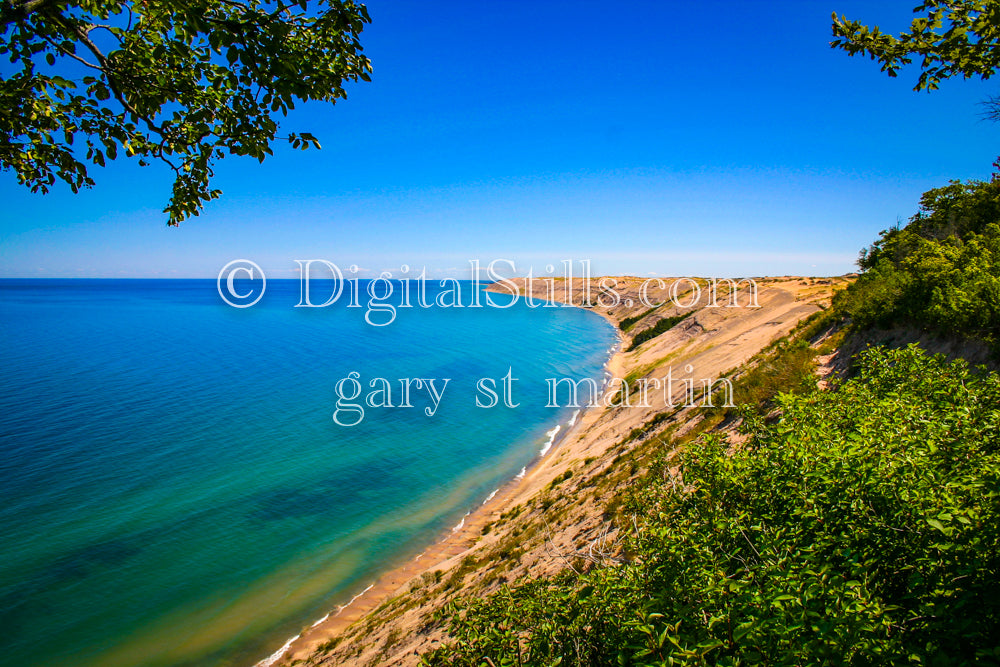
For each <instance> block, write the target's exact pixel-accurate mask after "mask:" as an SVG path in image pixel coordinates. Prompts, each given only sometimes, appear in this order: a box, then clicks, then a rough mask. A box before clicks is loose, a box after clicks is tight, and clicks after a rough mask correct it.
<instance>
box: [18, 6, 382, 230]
mask: <svg viewBox="0 0 1000 667" xmlns="http://www.w3.org/2000/svg"><path fill="white" fill-rule="evenodd" d="M370 20H371V19H370V17H369V15H368V11H367V9H366V8H365V6H364V5H363V4H358V3H356V2H354V0H314V1H313V2H309V1H308V0H298V2H285V1H283V0H278V1H276V2H274V1H272V0H263V1H261V0H136V1H127V0H80V1H78V2H72V3H71V2H65V1H63V0H0V30H2V38H0V55H2V56H4V57H5V59H7V60H9V62H10V64H11V65H12V66H13V67H10V68H8V67H4V70H3V73H2V75H0V168H3V169H4V170H8V169H9V170H13V171H14V173H15V174H16V175H17V178H18V181H19V182H20V183H22V184H23V185H25V186H27V187H29V188H31V190H32V191H33V192H42V193H45V192H48V191H49V188H50V186H52V185H53V184H54V183H55V181H56V179H59V180H62V181H65V182H66V183H68V184H69V186H70V188H72V190H73V192H77V191H79V189H80V188H81V187H89V186H92V185H93V184H94V180H93V179H92V178H91V176H90V174H89V173H88V166H89V165H90V164H96V165H100V166H104V164H105V160H106V159H112V160H113V159H116V158H117V156H118V155H119V154H120V153H124V154H125V155H127V156H129V157H136V158H137V159H138V161H139V164H140V165H143V166H145V165H147V164H150V163H151V162H156V161H158V162H162V163H164V164H166V165H168V166H169V167H170V168H171V169H172V170H173V172H174V185H173V195H172V197H171V198H170V202H169V204H168V205H167V207H166V208H165V209H164V211H165V212H166V213H167V214H168V216H169V217H168V224H171V225H176V224H177V223H178V222H180V221H181V220H183V219H185V218H187V217H188V216H191V215H198V213H199V212H200V210H201V208H202V207H203V206H204V203H205V202H206V201H208V200H211V199H215V198H216V197H218V196H219V195H220V194H221V192H220V191H219V190H215V189H212V188H211V186H210V184H209V181H210V179H211V177H212V175H213V163H214V162H215V161H216V160H219V159H221V158H223V157H224V156H226V155H247V156H250V157H255V158H257V159H258V160H260V161H261V162H263V160H264V158H265V157H266V156H267V155H271V154H272V150H271V144H272V142H273V141H274V140H275V139H276V138H279V137H278V123H277V122H276V121H275V119H274V116H275V114H277V113H278V112H280V113H281V114H282V115H285V114H287V112H288V110H289V109H292V108H294V106H295V103H296V101H305V100H321V101H324V102H330V103H334V102H336V100H337V99H341V98H344V97H346V93H345V91H344V83H345V82H346V81H348V80H357V79H362V80H364V81H368V80H370V78H369V74H370V72H371V63H370V61H369V60H368V58H367V57H365V56H364V55H363V53H362V46H361V43H360V42H359V41H358V36H359V34H360V33H361V31H362V29H363V27H364V24H365V23H369V22H370ZM283 138H285V139H287V140H288V141H289V142H291V144H292V146H293V147H296V148H299V147H301V148H306V147H308V146H309V145H314V146H316V147H317V148H318V147H319V141H318V140H317V139H316V138H315V136H313V135H312V134H311V133H308V132H300V133H298V134H289V135H287V136H286V137H283Z"/></svg>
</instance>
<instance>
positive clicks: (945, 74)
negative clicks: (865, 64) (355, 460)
mask: <svg viewBox="0 0 1000 667" xmlns="http://www.w3.org/2000/svg"><path fill="white" fill-rule="evenodd" d="M913 11H914V13H918V12H920V13H922V15H921V16H918V17H916V18H914V19H913V21H912V23H911V24H910V30H909V32H904V33H901V34H900V35H899V36H898V37H894V36H892V35H889V34H886V33H884V32H882V31H881V30H879V28H878V26H875V27H872V28H869V27H868V26H866V25H863V24H862V23H861V22H859V21H852V20H848V19H847V18H846V17H843V16H841V17H838V16H837V14H836V12H834V14H833V34H834V36H835V37H836V38H837V39H835V40H833V41H832V42H831V43H830V46H831V47H833V48H839V49H843V50H845V51H847V52H848V53H849V54H850V55H852V56H853V55H856V54H859V53H860V54H863V55H867V56H869V57H870V58H871V59H872V60H875V61H877V62H879V63H880V64H881V66H882V71H883V72H885V73H886V74H888V75H889V76H892V77H894V76H896V75H897V73H898V71H899V69H900V68H901V67H903V66H905V65H909V64H911V63H912V62H913V59H914V58H919V60H920V69H921V72H920V77H919V78H918V79H917V84H916V86H915V87H914V90H936V89H937V87H938V84H940V83H941V81H942V80H943V79H947V78H949V77H953V76H961V77H963V78H965V79H969V78H972V77H975V76H978V77H980V78H982V79H989V78H990V77H991V76H993V74H994V73H996V71H997V67H1000V2H997V0H924V2H922V3H921V4H920V5H919V6H917V7H916V8H915V9H914V10H913Z"/></svg>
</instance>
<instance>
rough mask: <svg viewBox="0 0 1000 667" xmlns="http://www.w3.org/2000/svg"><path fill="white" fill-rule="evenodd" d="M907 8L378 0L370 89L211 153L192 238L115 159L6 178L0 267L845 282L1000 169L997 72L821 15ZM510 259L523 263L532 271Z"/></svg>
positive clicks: (143, 172) (889, 4) (894, 25)
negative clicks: (842, 278)
mask: <svg viewBox="0 0 1000 667" xmlns="http://www.w3.org/2000/svg"><path fill="white" fill-rule="evenodd" d="M914 4H916V3H915V2H914V1H913V0H891V1H884V2H873V1H871V0H787V1H781V2H770V1H761V2H747V1H745V0H709V1H707V2H698V3H693V2H681V1H678V0H667V1H661V2H627V1H626V2H621V3H618V2H615V3H609V2H580V1H573V2H569V1H566V2H550V1H546V0H538V1H537V2H521V1H519V0H518V1H509V2H469V1H468V0H454V1H452V2H433V1H431V2H402V1H399V0H396V1H391V0H372V1H371V2H370V3H368V7H369V10H370V12H371V15H372V19H373V23H372V24H371V25H370V26H368V27H367V28H366V30H365V32H364V33H363V35H362V41H363V43H364V45H365V50H366V53H367V54H368V55H369V57H370V58H371V59H372V61H373V64H374V77H373V81H372V83H368V84H366V83H357V84H352V85H351V86H350V87H349V90H348V99H347V100H346V101H343V102H341V103H338V104H337V105H336V106H335V107H330V106H324V105H308V106H306V107H303V108H301V109H299V110H297V111H296V112H295V114H294V115H291V116H289V117H288V118H287V119H285V120H284V121H283V122H282V130H288V131H302V130H304V131H312V132H313V133H314V134H316V136H317V137H318V138H319V139H320V141H321V142H322V144H323V149H322V150H321V151H318V152H314V151H308V152H302V151H293V150H291V149H290V148H287V147H276V151H275V153H276V155H275V156H274V157H273V158H272V159H269V160H267V161H266V162H265V163H264V164H263V165H260V164H258V163H257V162H256V160H252V159H239V158H228V159H226V160H223V161H222V162H221V163H219V165H218V170H217V179H216V182H215V185H216V187H220V188H222V190H223V191H224V194H223V197H222V199H220V200H217V201H215V202H212V203H210V204H208V206H207V208H206V210H205V211H204V212H203V214H202V215H201V217H199V218H194V219H191V220H189V221H186V222H184V223H183V224H182V225H181V227H180V228H168V227H166V226H165V224H164V223H165V220H166V218H165V215H164V214H163V213H161V209H162V208H163V206H164V205H165V204H166V201H167V199H168V197H169V192H170V177H169V174H167V173H166V171H164V170H163V169H161V168H158V167H151V168H145V169H142V168H139V167H137V166H136V165H135V164H134V163H130V162H128V161H126V160H124V159H121V158H120V159H119V160H118V162H117V163H113V164H111V165H109V167H108V168H106V169H99V168H94V172H93V176H94V177H95V178H96V180H97V181H98V184H97V186H96V187H95V188H93V189H92V190H89V191H86V192H84V193H82V194H80V195H72V194H71V193H70V192H69V190H68V188H65V187H57V188H56V189H55V191H54V192H53V193H52V194H49V195H46V196H42V195H33V194H31V193H29V192H28V191H27V190H24V189H22V188H20V186H18V185H17V184H16V181H15V179H14V177H13V175H12V174H11V173H9V172H5V173H0V201H2V202H3V205H2V207H0V276H5V277H34V276H64V277H66V276H69V277H73V276H81V277H215V276H216V275H217V273H218V271H219V269H220V268H221V267H222V266H223V265H224V264H225V263H226V262H228V261H229V260H231V259H236V258H247V259H251V260H254V261H256V262H257V263H258V264H260V265H262V266H263V267H264V268H265V269H266V270H267V272H268V275H269V277H292V275H293V274H292V270H293V269H294V268H295V263H294V261H293V260H295V259H310V258H322V259H327V260H330V261H332V262H335V263H337V264H338V265H340V266H341V267H346V266H348V265H350V264H357V265H358V266H360V267H362V268H364V269H369V270H372V271H379V270H383V269H389V270H394V269H398V267H399V265H400V264H402V263H406V264H409V265H411V266H414V267H420V266H426V267H427V269H428V272H429V275H432V276H443V275H456V274H455V271H456V270H459V272H460V273H459V274H458V275H465V276H466V277H467V271H466V268H465V267H467V266H468V264H467V261H468V260H469V259H476V258H478V259H480V260H481V261H482V262H483V263H484V264H485V263H488V262H489V261H490V260H492V259H497V258H507V259H512V260H514V261H515V262H516V263H517V266H518V269H519V270H521V271H523V270H526V269H527V267H528V266H532V265H533V266H534V267H535V269H536V271H537V270H540V269H541V267H543V266H544V265H545V264H547V263H553V264H556V265H557V266H558V263H559V262H560V261H561V260H564V259H574V260H583V259H590V260H592V262H593V267H594V272H595V273H597V274H622V273H628V274H635V275H648V274H654V273H658V274H663V275H703V276H704V275H718V276H723V275H731V276H739V275H764V274H772V275H773V274H786V273H794V274H808V275H833V274H840V273H845V272H848V271H851V270H853V268H854V266H853V262H854V260H855V258H856V257H857V252H858V250H859V249H860V248H861V247H863V246H865V245H867V244H869V243H870V242H871V241H872V240H874V238H875V237H876V236H877V234H878V232H879V230H881V229H884V228H886V227H888V226H890V225H892V224H894V223H895V222H896V220H897V219H898V218H902V219H904V220H905V219H906V218H908V217H909V216H911V215H912V214H913V213H914V212H916V206H917V201H918V198H919V195H920V193H922V192H923V191H925V190H927V189H929V188H932V187H937V186H939V185H943V184H945V183H946V182H947V181H948V180H949V179H952V178H960V179H969V178H987V177H988V176H989V174H990V171H991V167H990V165H991V163H992V162H993V160H994V158H995V157H996V156H997V154H998V153H1000V141H998V138H1000V124H991V123H989V122H988V121H984V120H982V119H981V117H980V114H981V112H982V109H981V107H979V106H978V103H979V102H980V101H981V100H983V99H984V98H985V97H986V96H987V95H989V94H991V93H992V94H995V93H997V92H998V89H997V86H996V85H995V83H994V82H992V81H989V82H985V83H983V82H979V81H978V80H976V81H961V80H951V81H946V82H945V83H944V84H943V86H942V90H939V91H935V92H934V93H914V92H912V87H913V85H914V83H915V81H916V76H917V72H916V70H915V69H911V70H909V71H904V72H902V73H901V75H900V77H899V78H898V79H890V78H888V77H887V76H885V75H884V74H882V73H881V72H879V69H878V67H877V65H876V64H875V63H872V62H870V61H868V60H865V59H861V58H857V57H855V58H850V57H848V56H847V55H846V53H844V52H842V51H834V50H832V49H830V48H829V46H828V43H829V41H830V39H831V36H830V23H831V20H830V14H831V13H832V12H833V11H837V12H838V13H842V14H846V15H847V16H848V17H849V18H858V19H863V20H864V21H866V22H868V23H875V24H878V25H880V26H881V27H882V28H883V29H887V30H891V31H892V32H899V31H900V30H902V29H904V28H905V27H907V26H908V25H909V20H910V18H911V14H910V12H911V9H912V7H913V5H914ZM521 271H519V272H521Z"/></svg>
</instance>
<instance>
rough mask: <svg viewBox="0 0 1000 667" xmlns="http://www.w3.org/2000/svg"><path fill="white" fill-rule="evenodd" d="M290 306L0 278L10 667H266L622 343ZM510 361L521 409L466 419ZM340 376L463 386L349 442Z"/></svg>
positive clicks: (442, 522) (564, 314) (1, 541)
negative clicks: (337, 417) (488, 380)
mask: <svg viewBox="0 0 1000 667" xmlns="http://www.w3.org/2000/svg"><path fill="white" fill-rule="evenodd" d="M471 289H472V288H471V284H470V283H463V290H464V292H463V295H462V296H463V302H464V303H465V304H468V303H470V300H471ZM430 296H431V298H432V297H433V290H432V293H431V295H430ZM298 297H299V286H298V283H297V282H293V281H287V282H281V281H271V282H269V284H268V289H267V293H266V296H265V297H264V299H262V300H261V302H260V303H258V304H257V305H256V306H254V307H252V308H246V309H235V308H230V307H228V306H226V305H225V304H223V303H222V301H221V299H220V296H219V293H218V292H217V289H216V283H215V281H214V280H169V281H167V280H159V281H153V280H150V281H143V280H134V281H132V280H128V281H125V280H104V281H102V280H65V281H57V280H48V281H37V280H0V628H3V632H2V633H0V664H3V665H21V666H23V665H74V666H88V665H101V666H118V665H149V666H157V665H253V664H254V663H255V662H256V661H257V660H260V659H261V658H263V657H265V656H266V655H268V654H270V653H271V652H273V651H274V650H275V649H277V648H278V647H279V646H281V644H282V643H284V640H285V639H287V638H288V637H290V636H291V635H294V634H296V633H298V632H299V631H300V630H301V629H302V628H303V627H304V626H307V625H309V624H310V623H311V622H312V621H314V620H316V619H317V618H319V617H320V616H322V615H324V614H325V613H326V612H328V611H330V609H331V608H333V607H335V606H336V605H337V604H338V603H343V602H344V601H346V600H347V599H349V598H350V597H351V596H352V595H353V594H355V593H357V592H359V591H360V590H362V589H363V588H365V587H366V586H367V585H368V584H370V583H371V582H372V580H373V578H374V577H375V576H376V575H377V574H378V573H379V572H380V571H383V570H384V569H386V567H387V566H389V565H391V564H394V563H395V562H397V561H398V560H399V559H400V558H404V557H409V556H412V554H413V553H415V552H417V551H419V550H421V549H422V547H423V546H425V545H426V544H428V543H429V542H431V541H433V540H434V539H436V538H437V537H439V536H440V535H441V534H442V533H443V532H445V531H447V530H449V528H450V527H451V526H453V525H455V524H456V523H457V522H458V521H460V520H461V517H462V516H463V515H464V514H465V513H466V512H467V511H469V510H471V509H473V508H474V507H476V506H477V505H479V504H480V503H481V502H482V501H483V500H484V499H485V498H486V497H487V496H488V495H489V494H490V493H491V491H492V490H494V489H495V488H497V487H498V486H499V485H500V484H502V483H503V482H504V481H505V480H508V479H510V478H512V477H513V476H514V475H516V474H517V473H518V471H519V470H521V469H522V468H523V467H524V466H526V465H528V464H529V463H530V462H531V461H532V459H533V458H534V457H536V456H537V454H538V453H539V451H540V449H541V448H542V447H544V443H545V441H546V434H545V432H546V431H547V430H549V429H551V428H552V427H553V426H554V425H555V424H557V423H560V422H561V423H565V422H566V421H567V420H568V419H569V418H570V415H571V413H572V410H571V409H558V408H546V407H545V403H546V384H545V378H549V377H575V378H582V377H597V376H599V375H600V372H601V367H602V365H603V364H604V362H605V361H606V360H607V357H608V351H609V349H610V348H611V347H612V346H613V345H614V344H615V334H614V331H613V330H612V329H611V327H610V326H608V325H607V324H606V323H605V322H604V321H602V320H601V319H600V318H599V317H597V316H596V315H594V314H592V313H587V312H585V311H583V310H580V309H575V308H537V309H531V308H527V307H526V306H525V305H524V304H523V303H518V304H516V305H515V306H514V307H512V308H509V309H498V308H490V307H484V308H478V309H477V308H440V307H437V308H428V309H425V308H420V307H414V308H412V309H405V310H403V309H401V310H399V311H398V312H397V317H396V320H395V321H394V322H393V323H392V324H390V325H388V326H385V327H374V326H370V325H369V324H366V323H365V321H364V312H365V311H364V309H363V308H361V309H354V308H347V307H346V299H340V300H339V301H338V303H337V304H335V305H333V306H331V307H329V308H317V309H304V308H294V307H293V306H294V304H295V303H296V302H297V301H298ZM496 300H497V302H506V301H507V300H508V299H504V298H503V297H497V298H496ZM313 301H314V302H318V301H321V300H320V299H317V298H314V299H313ZM414 303H415V302H414ZM362 304H364V301H363V300H362ZM508 369H510V370H512V374H513V377H515V378H517V380H518V381H517V382H515V383H514V395H513V399H514V400H515V401H517V402H518V403H519V404H520V405H519V406H518V407H516V408H513V409H512V408H507V407H505V406H504V405H503V403H502V402H501V403H500V404H499V405H497V406H496V407H494V408H490V409H483V408H478V407H476V405H475V397H476V391H475V387H476V381H477V380H478V379H479V378H483V377H492V378H496V379H499V378H502V377H503V376H504V375H506V374H507V372H508ZM351 371H356V372H358V373H359V378H360V380H361V382H362V383H363V389H364V392H365V393H364V394H362V398H364V396H365V395H366V394H367V393H369V392H370V391H371V389H370V388H369V386H368V384H369V381H370V380H371V379H372V378H373V377H384V378H388V379H390V380H391V382H392V384H391V385H390V386H391V388H392V390H393V391H392V400H393V402H394V403H397V404H398V403H399V402H400V400H401V396H400V395H399V391H398V389H399V386H400V384H399V378H437V379H438V383H437V385H436V387H437V388H438V389H439V390H440V388H441V387H442V385H443V379H444V378H450V382H449V383H448V384H447V385H446V386H445V387H444V393H443V394H442V396H441V399H440V404H439V406H438V407H437V411H436V413H435V414H434V415H433V416H428V415H427V414H425V410H424V409H425V408H433V405H432V403H431V400H430V398H429V397H428V393H427V392H426V391H420V390H417V389H416V388H411V403H412V404H413V407H412V408H406V407H395V408H388V407H377V408H373V407H368V406H364V407H365V415H364V419H363V420H362V421H361V422H360V423H359V424H357V425H355V426H351V427H345V426H339V425H337V424H336V423H334V420H333V418H332V415H333V412H334V409H335V407H336V403H337V400H338V395H337V393H336V385H337V382H338V381H339V380H341V379H342V378H345V377H346V376H347V375H348V373H350V372H351ZM497 386H498V393H499V387H500V386H501V385H500V384H499V383H498V384H497ZM374 402H375V403H376V404H377V403H378V401H374ZM340 414H341V415H343V418H342V421H346V419H347V418H348V417H350V416H351V415H350V414H349V413H347V412H342V413H340ZM353 414H354V416H355V418H356V416H357V413H356V412H355V413H353Z"/></svg>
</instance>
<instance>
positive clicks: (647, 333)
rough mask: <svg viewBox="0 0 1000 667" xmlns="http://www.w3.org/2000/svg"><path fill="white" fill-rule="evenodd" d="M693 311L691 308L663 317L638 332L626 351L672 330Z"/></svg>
mask: <svg viewBox="0 0 1000 667" xmlns="http://www.w3.org/2000/svg"><path fill="white" fill-rule="evenodd" d="M693 312H694V311H693V310H689V311H688V312H686V313H682V314H680V315H674V316H673V317H664V318H663V319H661V320H658V321H657V322H656V324H654V325H653V326H651V327H649V328H648V329H643V330H642V331H640V332H639V333H637V334H636V335H635V337H634V338H633V339H632V344H631V345H629V347H628V349H627V350H626V352H631V351H632V350H634V349H636V348H637V347H639V346H640V345H642V344H643V343H645V342H646V341H647V340H652V339H653V338H656V337H657V336H659V335H660V334H661V333H665V332H667V331H670V330H671V329H673V328H674V327H675V326H677V325H678V324H680V323H681V322H682V321H683V320H684V319H685V318H687V317H688V316H689V315H691V314H692V313H693Z"/></svg>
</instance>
